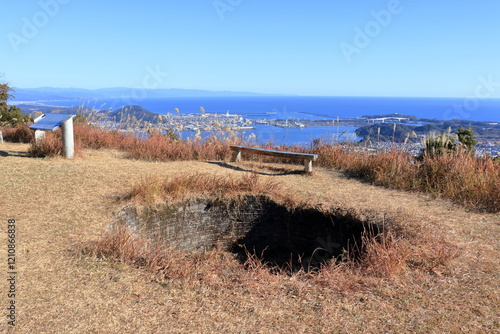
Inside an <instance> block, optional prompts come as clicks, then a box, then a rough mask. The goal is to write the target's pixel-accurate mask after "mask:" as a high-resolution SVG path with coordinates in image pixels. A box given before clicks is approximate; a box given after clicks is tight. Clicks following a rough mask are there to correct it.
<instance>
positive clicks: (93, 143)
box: [6, 123, 500, 212]
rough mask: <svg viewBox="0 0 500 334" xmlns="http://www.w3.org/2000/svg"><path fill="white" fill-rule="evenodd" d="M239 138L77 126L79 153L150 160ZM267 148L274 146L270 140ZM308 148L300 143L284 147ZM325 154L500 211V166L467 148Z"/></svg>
mask: <svg viewBox="0 0 500 334" xmlns="http://www.w3.org/2000/svg"><path fill="white" fill-rule="evenodd" d="M27 131H28V132H29V130H28V129H26V127H19V128H17V129H8V130H6V140H11V141H26V140H27V139H32V136H31V137H30V134H29V133H27ZM60 137H61V134H60V131H58V132H56V133H55V134H54V133H48V134H47V135H46V138H44V140H43V141H42V143H41V144H40V145H35V144H34V142H33V140H32V141H31V143H32V145H31V149H30V154H31V155H32V156H37V157H41V156H60V155H62V144H61V140H60ZM241 143H242V142H241V139H240V138H237V137H235V136H233V137H231V138H226V139H220V138H217V137H212V138H208V139H205V140H201V139H200V140H187V141H183V140H177V139H175V138H172V137H171V136H168V135H163V134H161V133H159V132H152V133H151V134H149V135H148V136H147V138H142V139H139V138H138V137H136V136H133V135H124V134H123V133H119V132H116V131H108V130H105V129H99V128H97V127H95V126H90V125H85V124H81V123H77V124H75V154H79V152H80V150H81V149H82V148H94V149H101V148H113V149H120V150H124V151H126V152H127V157H129V158H131V159H140V160H146V161H163V162H165V161H189V160H200V161H207V160H209V161H228V160H230V159H231V156H232V155H233V153H232V152H231V150H230V149H229V146H230V145H232V144H241ZM263 147H264V148H273V147H272V144H271V143H268V144H265V145H263ZM282 149H284V150H288V151H294V152H303V151H304V149H303V148H301V147H283V148H282ZM308 152H310V153H315V154H318V155H319V156H320V159H319V161H318V164H319V165H320V166H323V167H329V168H335V169H338V170H341V171H343V172H345V173H346V174H348V175H350V176H353V177H357V178H362V179H365V180H368V181H369V182H372V183H374V184H376V185H382V186H386V187H389V188H393V189H402V190H409V191H421V192H426V193H431V194H434V195H436V196H443V197H445V198H450V199H452V200H453V201H455V202H456V203H459V204H461V205H464V206H466V207H467V208H470V209H474V210H485V211H489V212H499V211H500V164H499V163H498V162H495V161H494V160H492V159H491V158H475V157H473V156H472V155H471V154H469V153H468V152H466V151H464V150H457V151H456V152H452V153H449V154H442V155H438V156H435V157H426V158H425V159H423V160H418V159H416V158H415V157H412V156H411V155H409V154H407V153H405V152H400V151H397V150H395V149H393V150H391V151H389V152H379V153H377V154H372V153H368V152H361V151H360V150H359V149H358V148H356V147H355V145H350V144H347V145H345V144H344V145H340V144H319V145H316V146H314V147H312V148H311V149H309V150H308ZM250 158H251V160H252V161H258V162H262V161H264V162H274V163H289V162H290V161H289V160H287V159H278V158H272V157H271V158H270V157H262V156H258V155H252V156H250Z"/></svg>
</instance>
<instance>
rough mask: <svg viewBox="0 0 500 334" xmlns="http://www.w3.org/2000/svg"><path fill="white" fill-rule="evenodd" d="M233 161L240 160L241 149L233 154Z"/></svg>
mask: <svg viewBox="0 0 500 334" xmlns="http://www.w3.org/2000/svg"><path fill="white" fill-rule="evenodd" d="M234 161H235V162H240V161H241V151H237V152H236V154H235V156H234Z"/></svg>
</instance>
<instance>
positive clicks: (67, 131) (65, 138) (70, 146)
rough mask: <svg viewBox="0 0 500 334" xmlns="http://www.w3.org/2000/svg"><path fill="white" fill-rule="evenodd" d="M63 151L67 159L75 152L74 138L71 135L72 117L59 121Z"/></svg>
mask: <svg viewBox="0 0 500 334" xmlns="http://www.w3.org/2000/svg"><path fill="white" fill-rule="evenodd" d="M61 129H62V143H63V152H64V155H65V156H66V158H67V159H71V158H73V155H74V154H75V140H74V137H73V117H70V118H69V119H68V120H66V121H64V122H62V123H61Z"/></svg>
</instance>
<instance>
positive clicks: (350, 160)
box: [310, 145, 500, 212]
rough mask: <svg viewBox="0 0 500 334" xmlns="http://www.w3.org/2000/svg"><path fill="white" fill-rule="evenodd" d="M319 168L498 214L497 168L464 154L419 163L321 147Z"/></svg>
mask: <svg viewBox="0 0 500 334" xmlns="http://www.w3.org/2000/svg"><path fill="white" fill-rule="evenodd" d="M310 152H311V153H316V154H319V156H320V158H319V160H318V164H320V165H321V166H325V167H329V168H335V169H339V170H341V171H343V172H345V173H346V174H347V175H349V176H353V177H357V178H362V179H365V180H368V181H370V182H372V183H374V184H377V185H382V186H386V187H389V188H394V189H402V190H411V191H413V190H418V191H422V192H427V193H432V194H435V195H439V196H443V197H445V198H449V199H451V200H453V201H454V202H456V203H458V204H461V205H464V206H466V207H468V208H471V209H476V210H485V211H489V212H499V211H500V164H498V163H495V162H494V161H493V160H492V159H491V158H489V157H483V158H477V157H474V156H473V155H471V154H470V153H468V152H467V151H464V150H458V151H456V152H451V153H448V154H442V155H438V156H434V157H427V158H424V159H423V160H418V159H416V158H414V157H412V156H411V155H409V154H407V153H405V152H399V151H396V150H395V149H393V150H391V151H389V152H378V153H375V154H374V153H370V152H365V151H360V150H359V149H357V148H355V147H353V146H349V145H345V146H340V145H320V146H317V147H314V148H312V149H311V150H310Z"/></svg>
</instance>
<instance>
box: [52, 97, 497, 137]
mask: <svg viewBox="0 0 500 334" xmlns="http://www.w3.org/2000/svg"><path fill="white" fill-rule="evenodd" d="M43 103H46V104H50V105H58V106H75V105H76V106H78V105H83V106H86V107H92V108H96V109H111V110H115V109H118V108H121V107H123V106H127V105H140V106H142V107H143V108H145V109H147V110H149V111H151V112H154V113H159V114H167V113H174V109H175V108H177V109H178V110H179V114H195V113H199V112H200V107H203V108H204V109H205V112H206V113H212V114H214V113H217V114H226V113H228V112H229V113H230V114H232V115H234V114H236V115H240V116H242V117H245V118H253V119H287V118H297V119H321V120H330V119H331V120H335V119H337V118H340V119H344V118H355V117H361V116H364V115H385V114H392V113H399V114H405V115H413V116H417V117H419V118H431V119H434V118H435V119H440V120H450V119H466V120H471V121H490V122H500V99H475V98H399V97H312V96H311V97H307V96H248V97H235V96H233V97H169V98H148V97H147V96H145V97H143V98H140V99H138V98H137V99H133V98H126V97H125V98H110V99H99V100H88V101H85V100H79V101H74V100H73V101H43ZM355 129H356V128H354V127H343V126H332V127H306V128H302V129H284V128H278V127H274V126H266V125H257V126H256V129H253V130H248V131H244V132H243V133H242V135H243V136H251V135H252V134H254V135H255V137H256V140H257V141H258V142H259V143H263V142H266V141H273V142H274V143H276V144H308V143H311V142H312V140H314V139H326V140H329V139H335V140H354V139H355V138H354V135H353V132H354V130H355ZM184 135H185V136H188V135H189V134H184ZM252 137H253V136H252Z"/></svg>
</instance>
